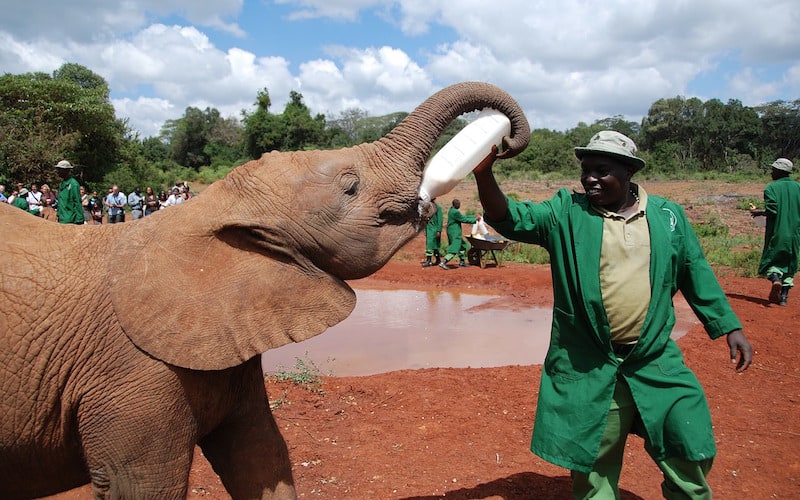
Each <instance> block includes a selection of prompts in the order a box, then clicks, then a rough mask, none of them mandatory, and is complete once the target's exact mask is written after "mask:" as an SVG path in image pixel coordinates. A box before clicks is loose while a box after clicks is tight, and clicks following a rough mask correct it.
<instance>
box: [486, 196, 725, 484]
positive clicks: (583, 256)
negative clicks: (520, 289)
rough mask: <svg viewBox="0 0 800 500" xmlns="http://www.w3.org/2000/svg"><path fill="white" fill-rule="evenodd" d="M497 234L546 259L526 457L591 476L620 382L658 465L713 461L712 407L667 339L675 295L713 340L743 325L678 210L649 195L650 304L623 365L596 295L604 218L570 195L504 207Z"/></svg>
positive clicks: (493, 224)
mask: <svg viewBox="0 0 800 500" xmlns="http://www.w3.org/2000/svg"><path fill="white" fill-rule="evenodd" d="M508 204H509V211H508V214H507V216H506V219H505V220H503V221H494V222H492V221H487V222H489V223H490V224H491V225H492V227H494V228H495V229H496V230H497V231H498V232H499V233H500V234H502V235H503V236H505V237H507V238H509V239H513V240H517V241H523V242H527V243H535V244H538V245H541V246H543V247H544V248H545V249H547V250H548V251H549V253H550V262H551V264H550V266H551V273H552V278H553V296H554V305H553V323H552V329H551V332H550V347H549V349H548V352H547V356H546V359H545V362H544V367H543V370H542V379H541V384H540V391H539V400H538V406H537V409H536V423H535V426H534V431H533V440H532V443H531V450H532V451H533V452H534V453H536V454H537V455H539V456H541V457H542V458H544V459H546V460H548V461H550V462H552V463H554V464H556V465H560V466H562V467H566V468H568V469H572V470H578V471H582V472H586V473H588V472H590V470H591V468H592V465H593V463H594V461H595V458H596V456H597V453H598V450H599V448H600V440H601V437H602V435H603V431H604V429H605V425H606V419H607V418H608V411H609V407H610V405H611V398H612V395H613V392H614V387H615V385H616V380H617V377H621V378H623V379H624V380H625V381H626V382H627V383H628V385H629V386H630V390H631V393H632V395H633V398H634V400H635V403H636V406H637V408H638V410H639V412H640V414H641V418H642V422H643V424H644V427H645V429H646V432H647V434H648V436H649V438H650V441H651V443H652V447H653V449H652V450H651V452H652V454H653V456H654V458H655V459H656V460H658V459H663V458H667V457H683V458H686V459H689V460H702V459H706V458H710V457H713V456H714V455H715V454H716V447H715V444H714V436H713V434H712V429H711V416H710V413H709V410H708V404H707V402H706V399H705V395H704V394H703V390H702V388H701V387H700V384H699V382H698V381H697V378H696V377H695V376H694V374H693V373H692V372H691V370H689V369H688V368H687V367H686V365H685V364H684V362H683V356H682V354H681V352H680V350H679V349H678V346H677V344H676V343H675V342H674V341H673V340H672V339H670V333H671V332H672V327H673V325H674V324H675V311H674V309H673V305H672V297H673V296H674V295H675V293H676V292H677V291H678V290H680V291H681V292H682V294H683V296H684V297H685V298H686V301H687V302H688V303H689V305H690V306H691V307H692V310H693V311H694V313H695V314H696V315H697V317H698V318H699V319H700V321H701V322H702V323H703V325H704V326H705V328H706V331H707V332H708V334H709V336H710V337H711V338H717V337H720V336H722V335H724V334H726V333H729V332H731V331H733V330H735V329H737V328H741V324H740V323H739V320H738V319H737V317H736V315H735V314H734V313H733V311H732V310H731V307H730V305H729V304H728V301H727V299H726V297H725V294H724V292H723V291H722V288H721V287H720V285H719V283H718V282H717V279H716V277H715V276H714V274H713V272H712V270H711V267H710V266H709V265H708V262H707V261H706V259H705V257H704V256H703V253H702V250H701V248H700V245H699V243H698V241H697V237H696V236H695V234H694V231H693V230H692V229H691V226H690V225H689V222H688V221H687V220H686V216H685V214H684V212H683V209H682V208H681V207H680V206H679V205H677V204H675V203H672V202H669V201H666V200H664V199H663V198H660V197H656V196H649V197H648V206H647V213H646V217H647V222H648V225H649V229H650V249H651V262H650V276H649V278H650V286H651V289H652V297H651V301H650V305H649V308H648V311H647V316H646V318H645V322H644V326H643V328H642V332H641V336H640V338H639V342H638V344H637V345H636V347H635V348H634V349H633V351H632V352H631V353H630V355H629V356H628V357H626V358H625V359H624V360H623V361H619V360H618V359H617V357H616V356H615V355H614V354H613V353H612V351H611V340H610V330H609V326H608V318H607V316H606V312H605V309H604V306H603V300H602V297H601V293H600V279H599V276H600V269H599V264H600V251H601V240H602V235H603V218H602V217H601V216H600V215H599V214H597V213H596V212H595V211H593V210H592V209H591V208H590V206H589V202H588V200H587V197H586V195H584V194H571V193H570V192H569V191H568V190H566V189H561V190H559V191H558V192H557V193H556V195H555V196H554V197H553V198H552V199H550V200H548V201H545V202H543V203H540V204H535V203H531V202H524V203H519V202H514V201H513V200H511V199H509V200H508Z"/></svg>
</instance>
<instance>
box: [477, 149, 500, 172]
mask: <svg viewBox="0 0 800 500" xmlns="http://www.w3.org/2000/svg"><path fill="white" fill-rule="evenodd" d="M496 159H497V146H492V151H491V152H490V153H489V154H488V155H487V156H486V158H484V159H483V160H481V162H480V163H478V165H477V166H476V167H475V168H473V169H472V172H474V173H476V174H479V173H481V172H483V171H484V170H486V169H490V168H492V165H494V161H495V160H496Z"/></svg>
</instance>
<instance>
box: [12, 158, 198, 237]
mask: <svg viewBox="0 0 800 500" xmlns="http://www.w3.org/2000/svg"><path fill="white" fill-rule="evenodd" d="M55 168H56V171H57V172H58V173H59V175H61V176H62V179H64V180H63V181H62V182H61V184H59V188H58V190H53V189H51V188H50V186H49V185H48V184H41V185H40V184H38V183H31V184H28V185H26V184H25V183H23V182H18V183H17V184H16V187H15V188H13V189H12V190H11V191H10V193H6V186H5V185H4V184H0V203H8V204H10V205H12V206H15V207H17V208H20V209H22V210H25V211H26V212H28V213H30V214H32V215H35V216H37V217H42V218H44V219H46V220H52V221H56V222H62V223H71V224H103V223H104V222H106V223H108V224H116V223H120V222H125V217H126V214H129V215H130V217H131V219H134V220H135V219H140V218H142V217H145V216H147V215H151V214H153V213H155V212H157V211H159V210H162V209H164V208H167V207H171V206H173V205H178V204H180V203H183V202H184V201H185V200H187V199H189V198H191V197H192V192H191V190H190V188H189V184H188V183H186V182H184V181H177V182H175V184H174V185H173V186H172V187H171V188H170V189H169V190H168V191H164V190H162V191H160V192H159V193H158V194H156V191H155V190H154V189H153V188H152V187H150V186H147V187H145V189H144V192H142V189H141V187H139V186H137V187H135V188H134V189H133V191H132V192H131V193H130V194H128V195H126V194H125V193H123V192H121V191H120V189H119V186H117V185H113V186H111V187H110V188H108V192H107V193H105V194H98V192H97V191H91V192H90V191H89V190H88V189H87V188H86V187H85V186H81V185H79V184H78V182H77V180H75V178H74V177H72V175H71V170H72V165H70V164H69V162H67V161H66V160H62V161H60V162H59V163H58V164H57V165H56V166H55ZM75 193H77V194H75Z"/></svg>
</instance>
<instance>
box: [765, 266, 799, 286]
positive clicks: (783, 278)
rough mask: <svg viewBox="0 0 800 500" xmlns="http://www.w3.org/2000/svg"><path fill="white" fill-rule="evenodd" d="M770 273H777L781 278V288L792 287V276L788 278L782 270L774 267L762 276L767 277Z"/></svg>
mask: <svg viewBox="0 0 800 500" xmlns="http://www.w3.org/2000/svg"><path fill="white" fill-rule="evenodd" d="M784 269H786V268H784ZM772 273H778V276H780V277H781V285H782V286H788V287H793V286H794V276H789V275H788V274H785V272H784V270H783V269H781V268H780V267H775V266H772V267H770V268H769V269H767V272H766V273H765V274H764V276H769V275H770V274H772Z"/></svg>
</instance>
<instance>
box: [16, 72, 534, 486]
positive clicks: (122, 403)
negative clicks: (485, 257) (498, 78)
mask: <svg viewBox="0 0 800 500" xmlns="http://www.w3.org/2000/svg"><path fill="white" fill-rule="evenodd" d="M483 107H493V108H495V109H498V110H500V111H502V112H504V113H505V114H506V115H508V116H509V118H511V120H512V132H511V135H510V136H509V137H507V138H505V139H504V143H505V149H506V150H507V151H508V153H507V154H506V156H511V155H513V154H516V153H518V152H520V151H522V150H523V149H524V148H525V146H526V145H527V142H528V140H529V138H530V131H529V128H528V123H527V121H526V119H525V116H524V115H523V113H522V111H521V110H520V109H519V106H518V105H517V104H516V102H514V100H513V99H511V97H510V96H508V95H507V94H506V93H505V92H503V91H501V90H500V89H497V88H496V87H494V86H491V85H488V84H483V83H475V82H471V83H470V82H468V83H462V84H457V85H454V86H452V87H448V88H446V89H444V90H442V91H440V92H438V93H436V94H434V95H433V96H431V98H429V99H428V100H426V101H425V102H424V103H423V104H421V105H420V106H419V107H418V108H417V109H416V110H414V112H412V113H411V114H409V115H408V117H407V118H406V119H405V120H404V121H403V122H402V123H401V124H399V125H398V126H397V127H396V128H395V129H394V130H393V131H392V132H390V133H389V134H387V135H386V137H383V138H382V139H380V140H378V141H376V142H374V143H370V144H363V145H359V146H355V147H352V148H348V149H342V150H336V151H305V152H273V153H270V154H265V155H264V156H263V157H261V158H260V159H258V160H254V161H251V162H249V163H247V164H245V165H242V166H240V167H238V168H236V169H234V170H233V171H232V172H231V173H230V174H229V175H228V176H227V177H226V178H225V179H223V180H221V181H218V182H216V183H214V184H212V185H211V186H209V187H208V188H207V189H206V190H205V191H204V192H203V193H202V194H200V195H199V196H196V197H194V198H192V199H190V200H188V201H187V202H185V203H183V204H181V205H178V206H176V207H170V208H167V209H165V210H162V211H159V212H157V213H156V214H154V215H151V216H148V217H145V218H143V219H140V220H136V221H132V222H128V223H124V224H113V225H104V226H89V225H85V226H71V225H60V224H54V223H52V222H48V221H44V220H42V219H40V218H37V217H34V216H32V215H30V214H27V213H25V212H23V211H21V210H19V209H17V208H15V207H10V206H8V205H5V204H0V231H2V234H3V235H4V237H3V238H2V240H0V294H1V295H0V414H2V421H1V422H0V492H2V497H3V498H5V499H7V498H31V497H38V496H45V495H49V494H53V493H56V492H59V491H64V490H67V489H70V488H74V487H77V486H80V485H82V484H86V483H88V482H91V483H92V488H93V491H94V494H95V496H96V497H98V498H130V499H150V498H152V499H168V498H175V499H177V498H185V497H186V493H187V481H188V477H189V470H190V466H191V460H192V456H193V451H194V446H195V445H199V446H200V447H201V448H202V450H203V453H204V454H205V456H206V457H207V458H208V460H209V462H210V463H211V464H212V466H213V467H214V470H215V471H216V472H217V473H218V474H219V476H220V478H221V479H222V481H223V483H224V485H225V487H226V488H227V490H228V491H229V493H230V494H231V495H232V497H233V498H294V496H295V493H294V486H293V479H292V471H291V466H290V461H289V456H288V451H287V446H286V444H285V442H284V440H283V438H282V436H281V435H280V432H279V430H278V428H277V426H276V424H275V422H274V420H273V418H272V414H271V412H270V408H269V403H268V401H267V395H266V393H265V391H264V384H263V376H262V373H261V366H260V353H262V352H264V351H266V350H268V349H271V348H274V347H277V346H280V345H283V344H286V343H289V342H300V341H302V340H304V339H307V338H309V337H312V336H314V335H317V334H319V333H321V332H323V331H325V330H326V329H327V328H328V327H329V326H331V325H334V324H336V323H338V322H339V321H341V320H342V319H344V318H345V317H347V315H348V314H350V312H351V311H352V309H353V307H354V305H355V294H354V293H353V291H352V289H350V287H349V286H348V285H347V284H346V282H345V280H349V279H355V278H360V277H363V276H367V275H369V274H370V273H372V272H374V271H376V270H377V269H379V268H380V267H381V266H382V265H383V264H385V263H386V261H387V260H388V259H389V258H390V257H391V256H392V254H393V253H394V252H395V251H397V250H398V249H399V248H400V247H401V246H402V245H403V244H404V243H406V242H407V241H408V240H409V239H410V238H412V237H413V236H414V235H415V234H416V232H417V231H418V230H419V229H420V228H421V227H422V226H424V224H425V222H426V218H425V214H426V213H428V212H429V208H430V207H429V206H427V205H426V204H424V203H422V202H421V201H420V200H419V198H418V189H419V185H420V180H421V175H422V169H423V167H424V163H425V161H426V160H427V159H428V157H429V156H430V153H431V150H432V148H433V146H434V143H435V141H436V140H437V138H438V137H439V136H440V135H441V133H442V131H443V130H444V129H445V127H446V126H447V125H448V124H449V123H450V122H451V121H452V120H454V119H455V118H456V117H457V116H459V115H460V114H462V113H465V112H469V111H472V110H475V109H480V108H483ZM421 214H422V215H421Z"/></svg>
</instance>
